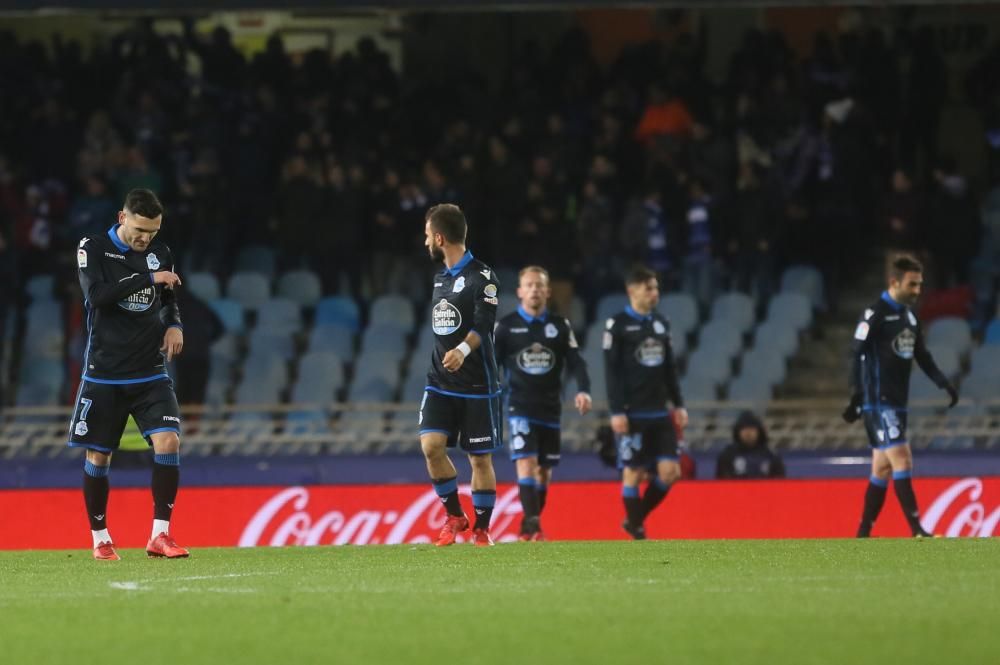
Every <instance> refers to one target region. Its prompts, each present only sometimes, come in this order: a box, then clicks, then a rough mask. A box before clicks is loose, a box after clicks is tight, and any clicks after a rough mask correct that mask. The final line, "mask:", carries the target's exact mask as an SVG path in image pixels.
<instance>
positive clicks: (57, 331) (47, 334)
mask: <svg viewBox="0 0 1000 665" xmlns="http://www.w3.org/2000/svg"><path fill="white" fill-rule="evenodd" d="M65 341H66V339H65V335H64V334H63V329H62V326H58V327H53V328H43V329H41V330H38V329H36V330H30V331H29V334H26V335H25V336H24V347H23V348H22V353H23V354H24V355H25V356H27V357H29V358H49V359H52V360H62V357H63V346H64V344H65Z"/></svg>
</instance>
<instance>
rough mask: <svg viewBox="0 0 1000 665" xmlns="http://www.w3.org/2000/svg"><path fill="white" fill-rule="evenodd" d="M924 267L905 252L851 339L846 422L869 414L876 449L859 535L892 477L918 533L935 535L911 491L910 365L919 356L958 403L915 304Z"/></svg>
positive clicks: (930, 374)
mask: <svg viewBox="0 0 1000 665" xmlns="http://www.w3.org/2000/svg"><path fill="white" fill-rule="evenodd" d="M922 272H923V269H922V268H921V266H920V263H918V262H917V261H916V259H914V258H912V257H909V256H900V257H898V258H896V259H895V260H893V261H892V263H891V265H890V268H889V288H888V290H886V291H883V292H882V296H881V297H880V298H879V299H878V300H877V301H875V303H874V304H873V305H871V306H870V307H869V308H868V309H866V310H865V311H864V313H862V315H861V319H860V320H859V321H858V327H857V329H856V330H855V331H854V339H853V340H852V342H851V357H852V365H851V370H850V379H849V382H850V388H851V402H850V404H849V405H848V406H847V408H846V409H845V410H844V414H843V417H844V420H846V421H847V422H849V423H853V422H855V421H856V420H858V419H859V418H863V419H864V424H865V431H866V432H867V434H868V444H869V445H870V446H871V448H872V473H871V478H870V482H869V483H868V489H867V490H866V491H865V502H864V510H863V512H862V514H861V525H860V526H859V527H858V534H857V535H858V538H867V537H868V536H870V535H871V530H872V525H873V524H874V523H875V520H876V519H877V518H878V515H879V512H881V510H882V505H883V504H884V503H885V494H886V490H887V489H888V487H889V477H890V475H891V476H892V484H893V487H894V488H895V490H896V498H897V499H898V500H899V506H900V508H902V509H903V515H904V516H905V517H906V521H907V522H908V523H909V525H910V531H911V532H912V534H913V535H914V537H928V536H932V535H933V534H930V533H928V532H926V531H924V528H923V527H922V526H921V525H920V511H919V510H918V509H917V497H916V495H915V494H914V492H913V484H912V482H911V475H912V473H913V453H912V452H911V450H910V444H909V443H908V442H907V440H906V404H907V400H908V397H909V391H910V370H911V369H912V365H913V359H914V358H916V361H917V364H918V365H920V369H922V370H923V371H924V373H925V374H927V376H928V377H930V379H931V380H932V381H933V382H934V383H935V384H936V385H937V386H938V387H939V388H941V389H942V390H945V391H947V393H948V396H949V397H950V398H951V403H950V404H949V405H948V407H949V408H951V407H953V406H955V404H957V403H958V391H957V390H955V387H954V386H953V385H951V383H950V382H949V381H948V378H947V377H945V375H944V374H942V373H941V370H940V369H938V366H937V365H936V364H935V363H934V359H933V358H932V357H931V354H930V353H929V352H928V351H927V346H926V345H925V343H924V334H923V330H922V329H921V327H920V324H919V323H918V322H917V317H916V315H915V314H914V313H913V309H912V307H913V306H914V305H915V304H916V302H917V300H918V299H919V298H920V289H921V286H922V285H923V276H922Z"/></svg>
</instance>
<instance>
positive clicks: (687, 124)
mask: <svg viewBox="0 0 1000 665" xmlns="http://www.w3.org/2000/svg"><path fill="white" fill-rule="evenodd" d="M693 127H694V119H693V118H692V117H691V113H690V112H689V111H688V108H687V105H686V104H685V103H684V100H682V99H681V98H679V97H677V96H676V95H675V94H674V93H673V91H672V90H670V89H669V88H667V87H665V86H662V85H659V84H657V85H653V86H650V89H649V102H648V103H647V104H646V108H645V110H644V111H643V112H642V118H640V119H639V126H638V127H636V130H635V138H636V140H637V141H639V142H640V143H642V144H643V145H646V146H649V145H652V144H653V143H654V142H655V141H656V140H658V139H660V138H662V137H667V138H669V139H673V140H680V139H684V138H687V137H688V136H690V135H691V130H692V129H693Z"/></svg>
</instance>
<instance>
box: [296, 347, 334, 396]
mask: <svg viewBox="0 0 1000 665" xmlns="http://www.w3.org/2000/svg"><path fill="white" fill-rule="evenodd" d="M343 385H344V366H343V361H341V359H340V358H339V357H338V356H337V355H336V354H334V353H324V352H316V353H307V354H305V355H304V356H302V358H300V359H299V375H298V378H297V379H296V381H295V385H294V387H293V388H292V396H291V401H292V402H319V403H326V402H330V401H331V400H333V398H334V393H335V392H336V391H337V390H340V389H341V388H342V387H343Z"/></svg>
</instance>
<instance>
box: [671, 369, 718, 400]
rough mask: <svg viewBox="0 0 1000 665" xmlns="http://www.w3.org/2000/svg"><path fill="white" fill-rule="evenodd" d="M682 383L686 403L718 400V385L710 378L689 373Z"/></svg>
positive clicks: (682, 393)
mask: <svg viewBox="0 0 1000 665" xmlns="http://www.w3.org/2000/svg"><path fill="white" fill-rule="evenodd" d="M680 383H681V395H682V396H683V397H684V401H685V402H714V401H716V400H717V399H718V394H717V389H716V385H717V383H716V381H714V380H712V379H711V378H710V377H706V376H703V375H701V374H691V373H690V372H688V374H687V375H686V376H685V377H684V378H682V379H681V382H680Z"/></svg>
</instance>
